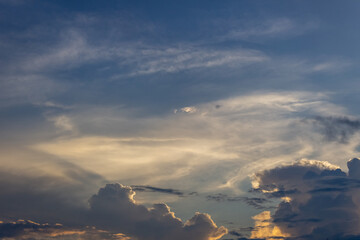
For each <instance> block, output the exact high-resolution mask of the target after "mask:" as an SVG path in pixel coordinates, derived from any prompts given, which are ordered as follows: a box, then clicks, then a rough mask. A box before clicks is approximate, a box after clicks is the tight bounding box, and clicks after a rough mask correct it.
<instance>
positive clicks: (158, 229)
mask: <svg viewBox="0 0 360 240" xmlns="http://www.w3.org/2000/svg"><path fill="white" fill-rule="evenodd" d="M134 195H135V192H134V191H133V190H132V188H131V187H126V186H123V185H120V184H107V185H106V186H105V187H104V188H101V189H100V190H99V192H98V194H96V195H94V196H92V197H91V198H90V200H89V203H90V216H91V218H92V219H93V221H94V222H95V223H96V226H100V227H102V228H104V229H109V230H112V231H119V232H123V233H125V234H128V235H130V236H135V237H136V238H137V239H139V240H161V239H163V240H166V239H174V240H176V239H179V240H182V239H189V240H210V239H219V238H221V237H222V236H223V235H224V234H226V233H227V229H226V228H225V227H217V226H216V225H215V223H214V222H213V221H212V219H211V217H210V215H208V214H203V213H196V214H195V216H194V217H192V218H191V219H190V220H188V221H186V222H185V223H183V222H182V221H181V220H180V219H179V218H177V217H175V214H174V213H173V212H171V211H170V208H169V207H168V206H167V205H166V204H163V203H160V204H154V205H153V207H152V208H147V207H145V206H143V205H139V204H137V203H136V201H135V200H134Z"/></svg>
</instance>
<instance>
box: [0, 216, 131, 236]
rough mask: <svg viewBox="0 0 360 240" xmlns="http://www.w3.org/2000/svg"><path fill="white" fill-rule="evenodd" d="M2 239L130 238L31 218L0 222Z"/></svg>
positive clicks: (91, 228) (89, 228) (94, 229)
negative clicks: (51, 223) (42, 222)
mask: <svg viewBox="0 0 360 240" xmlns="http://www.w3.org/2000/svg"><path fill="white" fill-rule="evenodd" d="M0 239H7V240H15V239H16V240H20V239H24V240H25V239H26V240H35V239H69V240H71V239H74V240H75V239H77V240H79V239H81V240H82V239H84V240H85V239H87V240H88V239H94V240H95V239H118V240H129V239H130V238H129V237H127V236H126V235H124V234H112V233H109V232H107V231H104V230H97V229H96V228H93V227H84V228H80V229H74V228H68V227H64V226H63V225H61V224H53V225H50V224H48V223H45V224H41V223H37V222H34V221H31V220H17V221H7V222H0Z"/></svg>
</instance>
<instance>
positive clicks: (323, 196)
mask: <svg viewBox="0 0 360 240" xmlns="http://www.w3.org/2000/svg"><path fill="white" fill-rule="evenodd" d="M347 165H348V168H349V172H348V174H346V173H345V172H343V171H342V170H341V169H339V168H337V167H336V166H334V165H332V164H329V163H327V162H320V161H308V160H307V161H300V162H297V163H295V164H292V165H287V166H282V167H278V168H274V169H271V170H266V171H263V172H260V173H258V174H256V175H255V181H254V183H253V184H254V186H255V187H256V189H257V190H259V191H261V192H262V193H264V194H265V195H267V196H268V197H275V198H281V199H282V200H283V201H282V202H281V203H280V204H279V206H278V207H277V209H276V211H275V213H274V214H273V215H272V216H271V217H270V215H267V214H265V213H263V215H259V216H257V217H256V218H255V220H256V221H259V218H261V220H262V221H260V222H264V221H265V222H267V224H266V228H267V231H264V226H263V225H264V224H262V225H261V224H257V225H256V226H257V227H258V228H255V230H254V231H253V237H255V236H256V237H263V238H266V239H271V238H274V237H279V238H281V239H359V237H360V228H359V226H360V201H359V200H360V160H359V159H357V158H354V159H352V160H350V161H349V162H348V164H347ZM265 215H267V216H268V217H267V218H266V219H265V218H264V216H265ZM276 229H278V230H277V231H274V230H276ZM274 234H275V235H274ZM276 234H277V236H276Z"/></svg>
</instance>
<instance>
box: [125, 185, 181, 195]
mask: <svg viewBox="0 0 360 240" xmlns="http://www.w3.org/2000/svg"><path fill="white" fill-rule="evenodd" d="M131 188H132V189H133V190H134V191H139V192H141V191H148V192H158V193H165V194H172V195H177V196H184V193H183V192H181V191H179V190H176V189H171V188H158V187H152V186H141V185H132V186H131Z"/></svg>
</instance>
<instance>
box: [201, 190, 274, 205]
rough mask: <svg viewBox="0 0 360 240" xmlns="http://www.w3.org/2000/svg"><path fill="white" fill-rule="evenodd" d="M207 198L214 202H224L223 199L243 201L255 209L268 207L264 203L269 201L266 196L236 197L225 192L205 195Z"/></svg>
mask: <svg viewBox="0 0 360 240" xmlns="http://www.w3.org/2000/svg"><path fill="white" fill-rule="evenodd" d="M206 199H207V200H210V201H216V202H224V201H228V202H236V201H242V202H245V203H246V204H248V205H249V206H252V207H254V208H256V209H266V208H269V207H266V206H264V204H265V203H268V202H269V199H267V198H260V197H243V196H238V197H232V196H228V195H227V194H223V193H218V194H213V195H207V196H206Z"/></svg>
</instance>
